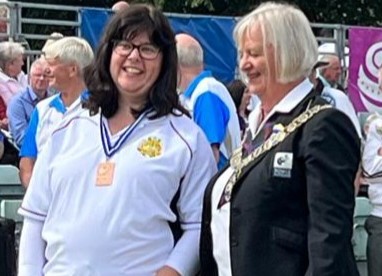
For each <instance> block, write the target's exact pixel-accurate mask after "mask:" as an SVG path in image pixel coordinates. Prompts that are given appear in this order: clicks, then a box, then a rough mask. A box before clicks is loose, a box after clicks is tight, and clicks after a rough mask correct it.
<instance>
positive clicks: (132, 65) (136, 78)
mask: <svg viewBox="0 0 382 276" xmlns="http://www.w3.org/2000/svg"><path fill="white" fill-rule="evenodd" d="M129 42H131V43H132V44H134V45H135V46H138V47H139V46H140V45H142V44H151V42H150V39H149V37H148V35H147V33H143V34H140V35H137V36H136V37H134V38H133V39H132V40H131V41H129ZM116 47H118V46H116ZM161 66H162V53H161V52H159V54H158V55H157V57H156V58H154V59H152V60H147V59H144V58H142V57H141V55H140V53H139V50H138V48H137V47H135V48H134V49H133V50H132V52H131V53H130V54H129V55H127V56H124V55H121V54H120V53H118V49H116V48H114V50H113V51H112V54H111V60H110V75H111V78H112V79H113V82H114V84H115V85H116V87H117V89H118V91H119V94H120V96H121V97H122V98H124V99H126V100H127V101H129V102H130V103H134V104H139V105H144V104H145V102H146V101H147V98H148V95H149V92H150V90H151V88H152V87H153V85H154V83H155V82H156V80H157V79H158V76H159V74H160V70H161Z"/></svg>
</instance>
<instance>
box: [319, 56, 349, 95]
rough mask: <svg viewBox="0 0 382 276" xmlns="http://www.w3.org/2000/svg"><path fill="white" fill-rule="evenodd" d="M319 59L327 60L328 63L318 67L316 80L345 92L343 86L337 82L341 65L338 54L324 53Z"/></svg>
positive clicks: (339, 77)
mask: <svg viewBox="0 0 382 276" xmlns="http://www.w3.org/2000/svg"><path fill="white" fill-rule="evenodd" d="M320 61H322V62H328V63H329V64H328V65H327V66H322V67H320V68H318V72H319V76H318V81H320V82H322V84H323V85H324V86H328V87H331V88H335V89H338V90H340V91H342V92H345V88H344V87H342V85H341V84H340V83H339V81H340V79H341V73H342V67H341V62H340V58H339V57H338V55H336V54H324V55H322V57H321V58H320Z"/></svg>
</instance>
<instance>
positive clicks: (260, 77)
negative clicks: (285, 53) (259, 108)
mask: <svg viewBox="0 0 382 276" xmlns="http://www.w3.org/2000/svg"><path fill="white" fill-rule="evenodd" d="M239 55H240V64H239V66H240V69H241V70H242V71H243V73H244V75H245V77H246V79H247V87H248V90H249V91H250V92H251V93H254V94H256V95H258V96H259V97H260V98H262V97H263V96H265V95H266V94H267V93H268V92H267V91H268V90H269V84H270V83H272V82H276V78H275V66H274V57H273V54H272V53H271V49H270V47H269V48H267V49H264V41H263V34H262V31H261V28H260V25H259V24H256V25H254V26H253V27H252V28H251V29H250V30H249V31H247V32H246V34H245V35H244V36H243V39H242V40H241V41H240V45H239Z"/></svg>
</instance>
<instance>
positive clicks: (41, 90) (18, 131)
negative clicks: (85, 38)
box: [7, 58, 49, 148]
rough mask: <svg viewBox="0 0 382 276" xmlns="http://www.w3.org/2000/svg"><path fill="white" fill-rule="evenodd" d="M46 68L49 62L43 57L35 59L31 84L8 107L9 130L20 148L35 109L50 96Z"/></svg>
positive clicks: (31, 73)
mask: <svg viewBox="0 0 382 276" xmlns="http://www.w3.org/2000/svg"><path fill="white" fill-rule="evenodd" d="M46 69H47V63H46V61H45V60H44V59H43V58H40V59H37V60H36V61H34V62H33V63H32V66H31V69H30V72H29V85H28V86H27V88H26V89H25V90H23V91H22V92H21V93H18V94H17V95H16V96H14V97H13V98H12V100H11V101H10V103H9V106H8V108H7V116H8V121H9V131H10V132H11V135H12V137H13V140H14V141H15V142H16V144H17V146H18V147H19V148H20V147H21V145H22V142H23V140H24V135H25V131H26V129H27V127H28V124H29V120H30V117H31V114H32V111H33V109H34V108H35V107H36V105H37V103H38V102H39V101H41V100H43V99H45V98H46V97H47V96H48V92H47V91H48V86H49V80H48V78H47V75H46V74H45V71H46Z"/></svg>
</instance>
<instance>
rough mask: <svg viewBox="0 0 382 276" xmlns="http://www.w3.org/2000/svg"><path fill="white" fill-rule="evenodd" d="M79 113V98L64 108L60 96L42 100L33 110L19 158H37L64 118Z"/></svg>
mask: <svg viewBox="0 0 382 276" xmlns="http://www.w3.org/2000/svg"><path fill="white" fill-rule="evenodd" d="M80 111H81V97H78V99H77V100H75V101H74V102H73V103H72V104H71V105H70V106H68V107H66V106H65V104H64V102H63V101H62V99H61V96H60V94H57V95H53V96H51V97H49V98H47V99H44V100H42V101H41V102H39V103H38V104H37V106H36V108H35V109H34V110H33V112H32V115H31V119H30V121H29V125H28V128H27V130H26V133H25V137H24V141H23V143H22V146H21V150H20V156H21V157H30V158H34V159H36V158H37V155H38V154H39V153H40V152H41V150H42V148H43V147H44V145H45V143H46V142H47V140H48V138H49V137H50V135H51V134H52V131H53V130H55V129H56V128H57V126H58V125H59V123H60V122H61V121H62V120H63V119H64V117H69V116H74V115H76V114H78V113H79V112H80Z"/></svg>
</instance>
